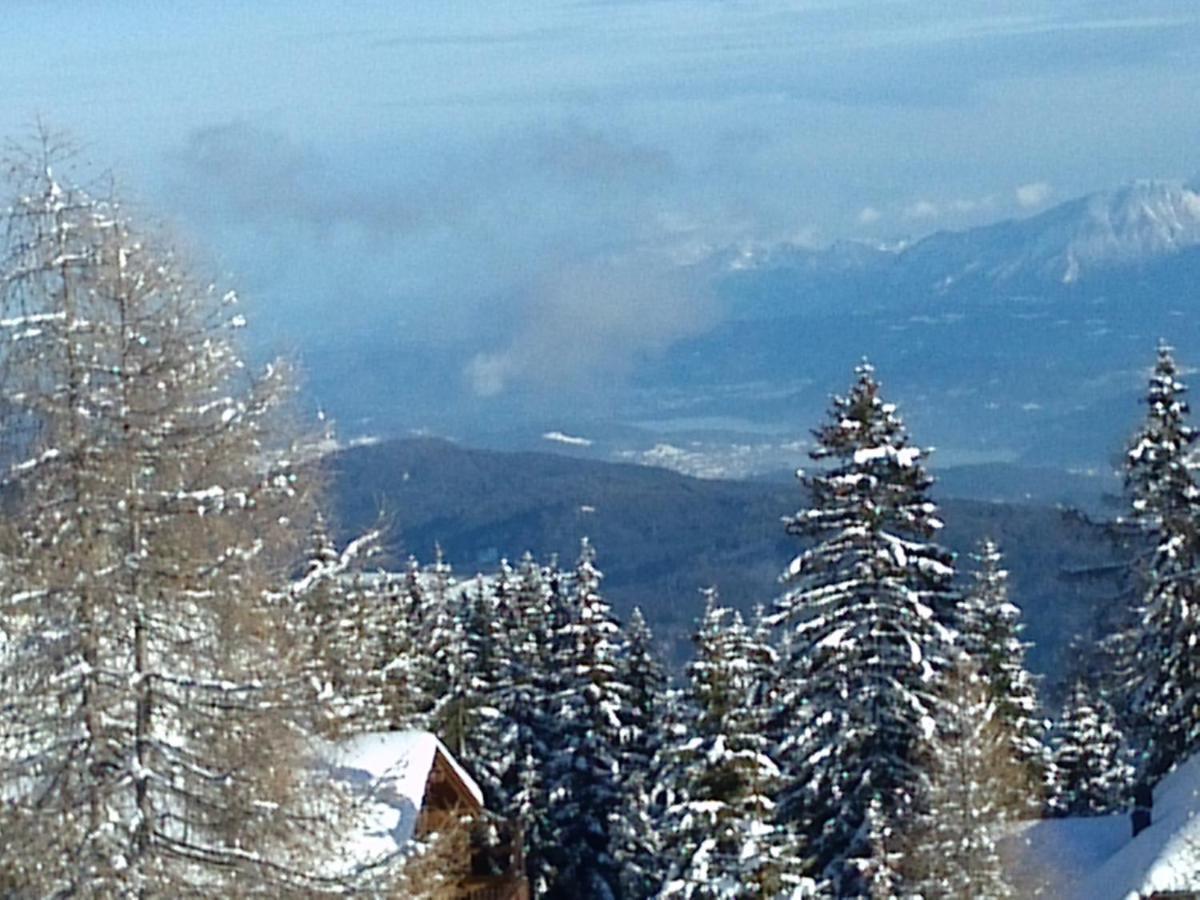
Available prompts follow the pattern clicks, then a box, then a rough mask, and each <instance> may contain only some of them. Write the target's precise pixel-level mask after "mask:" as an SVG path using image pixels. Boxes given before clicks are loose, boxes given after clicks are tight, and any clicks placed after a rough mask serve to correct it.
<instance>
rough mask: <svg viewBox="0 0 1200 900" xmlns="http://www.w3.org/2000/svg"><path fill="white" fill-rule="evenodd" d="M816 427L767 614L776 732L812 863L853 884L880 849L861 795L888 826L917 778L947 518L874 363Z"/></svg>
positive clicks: (932, 724) (943, 601)
mask: <svg viewBox="0 0 1200 900" xmlns="http://www.w3.org/2000/svg"><path fill="white" fill-rule="evenodd" d="M815 436H816V447H815V449H814V450H813V451H812V452H811V454H810V455H811V456H812V458H813V459H814V460H815V461H817V462H826V461H829V462H830V463H832V465H831V466H830V467H828V468H826V469H824V470H823V471H821V472H819V473H818V474H815V475H813V476H811V477H809V478H806V479H804V481H805V484H806V486H807V487H808V489H809V491H810V493H811V506H810V507H809V508H807V509H805V510H802V511H801V512H799V513H797V514H796V515H795V516H793V517H792V518H791V519H790V520H788V531H789V532H790V533H792V534H795V535H798V536H801V537H805V538H808V539H810V543H809V545H808V546H807V547H806V549H804V550H803V551H802V552H801V553H800V555H799V556H797V557H796V559H795V560H793V562H792V563H791V565H790V566H789V567H788V569H787V571H786V572H785V573H784V576H783V577H784V581H785V583H786V585H787V591H786V593H785V594H784V595H783V596H782V598H781V599H780V600H779V602H778V606H777V611H776V614H775V616H774V620H775V621H776V622H778V623H779V625H780V626H781V627H782V629H783V632H784V633H783V635H782V648H783V653H784V658H783V670H784V680H783V683H781V685H780V686H779V703H778V705H777V709H776V712H775V715H774V721H773V731H774V733H775V735H776V737H777V740H778V747H779V753H780V757H781V759H782V761H783V762H784V764H785V775H786V785H785V788H784V790H783V791H782V793H781V807H782V813H783V815H784V817H785V818H786V819H788V820H789V821H793V822H796V823H798V825H799V826H800V828H801V829H802V831H803V832H804V834H805V835H806V837H807V838H808V840H809V846H810V848H811V851H812V853H813V855H814V858H815V859H814V862H815V872H817V873H823V874H824V875H826V876H827V877H828V878H829V880H830V882H831V886H832V888H833V890H834V891H835V893H837V894H838V895H841V896H854V895H858V894H862V893H864V892H865V891H866V890H867V885H866V882H865V879H866V876H867V871H868V869H869V868H870V867H871V866H876V865H877V864H879V862H880V860H879V859H878V858H875V861H874V862H872V859H873V858H874V857H873V852H874V851H873V850H872V847H871V846H870V842H869V841H868V839H867V836H868V829H867V828H865V827H864V826H865V821H866V815H867V810H868V808H870V806H871V804H872V802H875V803H877V805H878V815H879V816H880V817H881V818H880V820H879V822H878V826H879V828H880V829H881V831H883V832H887V831H892V830H894V825H895V823H898V822H902V821H903V820H904V819H905V818H906V817H907V816H908V815H909V813H910V811H911V809H912V807H913V802H914V799H915V798H916V796H917V795H918V794H919V793H920V790H921V788H922V778H923V776H922V772H921V766H920V763H919V761H918V756H919V750H920V747H921V744H922V741H923V740H925V739H926V738H927V737H929V736H930V735H932V733H933V731H934V730H935V728H936V721H937V717H938V715H939V700H938V690H939V682H940V679H941V677H942V675H943V673H944V672H945V671H946V668H947V665H948V663H947V660H948V657H949V653H950V646H951V642H952V638H953V632H952V630H951V628H950V627H949V623H950V622H951V621H952V615H953V609H954V606H955V604H956V602H957V600H958V596H957V594H956V592H955V590H954V588H953V579H954V569H953V564H952V558H951V556H950V555H949V553H947V552H946V551H945V550H943V549H942V548H941V547H939V546H938V545H937V544H936V543H933V542H932V541H931V538H932V536H933V535H934V534H935V533H936V532H937V531H938V530H939V529H940V528H941V522H940V521H939V520H938V518H937V514H936V513H937V510H936V506H935V504H934V503H933V502H932V501H931V500H930V499H929V496H928V491H929V488H930V485H931V484H932V480H931V479H930V477H929V476H928V475H927V474H926V472H925V469H924V467H923V466H922V464H921V459H922V451H921V450H919V449H918V448H916V447H914V446H912V445H911V444H910V443H909V438H908V435H907V433H906V430H905V428H904V425H903V423H902V421H901V420H900V418H899V417H898V416H897V415H896V410H895V407H894V406H893V405H892V404H890V403H886V402H884V401H883V399H882V398H881V397H880V394H879V385H878V383H877V382H876V381H875V377H874V371H873V369H872V368H871V367H870V366H869V365H866V364H863V365H862V366H860V367H859V368H858V370H857V380H856V382H855V384H854V386H853V388H852V389H851V392H850V394H849V395H848V396H845V397H835V398H834V400H833V404H832V407H831V409H830V412H829V418H828V422H827V423H826V424H825V425H824V426H822V427H821V428H820V429H818V430H817V431H816V432H815ZM883 862H884V864H888V865H890V863H887V862H886V860H884V861H883ZM872 877H877V876H872ZM878 877H882V876H878Z"/></svg>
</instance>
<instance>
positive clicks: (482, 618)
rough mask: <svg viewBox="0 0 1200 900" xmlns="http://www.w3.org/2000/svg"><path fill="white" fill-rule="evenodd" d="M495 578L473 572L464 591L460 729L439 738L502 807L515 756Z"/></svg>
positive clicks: (507, 659) (506, 803) (504, 639)
mask: <svg viewBox="0 0 1200 900" xmlns="http://www.w3.org/2000/svg"><path fill="white" fill-rule="evenodd" d="M505 568H507V566H505ZM500 577H502V578H504V579H505V580H504V582H503V583H504V585H505V589H506V590H507V588H508V586H509V585H508V578H507V573H505V572H504V571H503V570H502V571H501V573H500ZM499 583H500V582H498V581H491V582H489V581H488V580H487V579H485V578H484V577H483V576H482V575H477V576H476V577H475V581H474V583H473V584H472V586H471V588H470V589H469V590H467V591H466V592H464V594H463V614H464V629H463V630H464V636H465V643H466V654H465V656H464V660H463V666H464V670H465V673H466V691H465V693H464V695H463V698H462V702H461V706H460V712H459V715H458V717H457V719H456V722H457V724H458V725H459V728H460V729H461V730H460V731H458V732H457V733H454V732H448V733H447V734H446V735H445V736H444V737H443V740H445V741H446V742H447V744H448V745H449V746H451V747H454V748H457V752H458V753H459V755H460V756H461V758H462V759H463V760H464V761H465V762H466V764H467V765H468V766H470V768H471V771H472V773H473V774H474V775H475V778H476V780H477V781H478V782H479V785H480V787H481V788H483V791H484V796H485V797H486V798H487V800H488V804H489V806H491V807H492V808H495V809H504V810H506V809H507V808H508V807H509V805H510V804H511V801H512V798H511V796H509V795H508V794H507V792H506V791H505V789H504V776H505V773H506V772H507V771H508V770H509V769H510V768H512V767H513V766H515V765H516V764H517V760H516V759H515V758H513V752H514V747H513V744H514V743H515V734H511V733H510V731H511V729H510V728H509V724H510V720H509V718H508V716H507V715H506V707H507V704H506V698H507V697H508V696H509V695H510V692H509V689H508V688H509V683H510V678H511V676H512V670H513V661H512V659H511V658H510V656H509V644H508V636H509V634H508V632H507V631H506V630H505V628H504V626H503V622H502V621H501V617H500V616H501V612H500V605H499V604H500V599H501V597H502V596H503V595H502V594H501V593H500V592H498V591H497V586H498V584H499Z"/></svg>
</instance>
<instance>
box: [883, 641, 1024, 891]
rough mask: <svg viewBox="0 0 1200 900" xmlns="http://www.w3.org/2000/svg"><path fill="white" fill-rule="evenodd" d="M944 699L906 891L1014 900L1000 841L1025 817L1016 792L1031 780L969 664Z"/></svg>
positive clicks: (911, 841) (913, 834)
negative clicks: (1010, 823) (1008, 825)
mask: <svg viewBox="0 0 1200 900" xmlns="http://www.w3.org/2000/svg"><path fill="white" fill-rule="evenodd" d="M946 692H947V695H946V709H947V715H946V716H945V718H944V719H943V721H942V723H941V728H939V730H938V732H937V734H936V735H935V736H934V738H933V740H932V741H931V742H930V743H929V745H928V749H927V750H926V754H927V760H928V767H929V773H930V774H929V784H928V787H927V789H926V793H925V795H924V797H923V798H922V804H921V813H920V815H919V816H918V817H917V820H916V825H915V827H913V828H911V829H909V831H908V834H907V844H908V851H909V852H908V854H907V855H908V863H907V866H906V868H907V870H908V871H907V872H906V874H907V876H908V877H907V883H908V884H909V885H911V886H912V887H913V888H914V889H915V890H916V891H917V892H918V893H919V894H920V896H921V897H923V898H925V900H957V898H959V897H986V898H989V900H992V898H994V900H1001V898H1005V897H1013V896H1015V895H1014V893H1013V890H1012V888H1011V886H1010V885H1009V884H1008V882H1007V881H1006V880H1005V876H1004V871H1003V868H1002V866H1001V862H1000V855H999V851H998V850H997V840H998V838H999V836H1000V834H1001V833H1002V831H1001V830H1002V828H1003V825H1004V823H1005V822H1006V821H1007V820H1008V819H1009V817H1010V816H1011V815H1012V814H1013V813H1014V812H1015V811H1018V810H1020V809H1021V806H1020V805H1014V804H1013V802H1012V799H1011V792H1012V788H1013V785H1014V784H1015V785H1018V786H1019V785H1021V784H1022V783H1024V782H1025V779H1026V773H1025V772H1024V771H1023V770H1022V767H1021V766H1020V765H1019V764H1018V763H1017V761H1016V759H1015V757H1014V751H1013V746H1012V732H1011V729H1010V727H1009V726H1008V723H1006V722H1004V721H1003V719H1002V718H1001V716H1000V711H999V704H998V703H997V701H996V700H995V699H994V698H993V696H992V693H993V686H992V685H990V684H988V683H987V682H986V681H985V680H984V679H983V677H982V675H981V673H980V672H979V670H978V669H977V668H976V667H975V665H974V664H973V663H972V662H970V661H964V662H963V663H961V664H960V666H959V667H958V669H957V670H956V671H955V672H954V673H953V674H952V675H951V677H950V678H949V679H948V680H947V682H946ZM1026 808H1027V807H1026Z"/></svg>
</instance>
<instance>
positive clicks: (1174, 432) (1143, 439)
mask: <svg viewBox="0 0 1200 900" xmlns="http://www.w3.org/2000/svg"><path fill="white" fill-rule="evenodd" d="M1185 392H1186V388H1185V386H1184V384H1183V383H1182V381H1180V379H1179V370H1178V366H1177V365H1176V364H1175V360H1174V358H1173V356H1172V353H1171V348H1169V347H1167V346H1165V345H1161V346H1160V347H1159V350H1158V362H1157V364H1156V365H1155V368H1154V373H1153V375H1152V376H1151V378H1150V385H1149V390H1148V393H1147V396H1146V407H1147V409H1146V420H1145V422H1144V423H1143V425H1142V427H1141V428H1140V429H1139V431H1138V432H1137V433H1136V434H1135V435H1134V437H1133V440H1132V442H1131V444H1130V449H1129V452H1128V454H1127V456H1126V463H1125V484H1126V489H1127V491H1128V493H1129V496H1130V501H1131V505H1132V518H1133V521H1134V523H1135V524H1136V525H1137V526H1138V527H1139V529H1140V530H1141V531H1142V533H1143V534H1145V536H1146V538H1147V540H1148V542H1149V544H1150V546H1151V547H1152V549H1151V552H1150V555H1149V557H1148V558H1147V559H1146V561H1145V564H1144V567H1143V571H1142V572H1141V581H1142V584H1143V585H1144V587H1143V590H1142V596H1141V600H1140V603H1139V604H1138V606H1137V609H1136V611H1135V620H1136V625H1135V633H1134V635H1133V637H1132V639H1131V640H1129V641H1127V642H1126V646H1127V647H1128V649H1129V654H1130V658H1128V659H1126V661H1125V666H1124V671H1125V673H1126V674H1127V676H1128V683H1127V685H1126V692H1127V698H1128V699H1127V703H1128V706H1129V709H1130V711H1131V713H1132V723H1133V727H1134V729H1135V731H1136V733H1137V736H1138V738H1139V743H1140V744H1141V745H1142V747H1143V755H1142V759H1141V760H1140V765H1139V769H1140V770H1141V771H1140V777H1142V778H1144V779H1147V780H1148V781H1150V782H1151V783H1153V782H1154V781H1156V780H1157V779H1158V778H1160V777H1161V776H1162V775H1163V774H1165V773H1166V772H1167V771H1169V770H1170V769H1171V768H1172V767H1173V766H1174V765H1175V764H1176V763H1177V762H1179V761H1180V760H1181V759H1183V758H1184V757H1185V756H1187V755H1188V754H1190V753H1192V752H1194V751H1195V750H1196V749H1197V747H1198V746H1200V656H1198V655H1197V654H1196V653H1195V647H1196V646H1197V643H1198V642H1200V588H1198V580H1197V576H1196V572H1197V566H1198V565H1200V518H1198V516H1200V510H1198V498H1200V493H1198V491H1197V485H1196V482H1195V479H1194V477H1193V474H1192V470H1191V467H1190V462H1189V451H1190V448H1191V447H1192V446H1193V444H1195V442H1196V431H1195V430H1194V429H1193V428H1192V427H1191V426H1189V425H1188V424H1187V422H1186V419H1187V414H1188V406H1187V403H1186V401H1185V400H1184V394H1185Z"/></svg>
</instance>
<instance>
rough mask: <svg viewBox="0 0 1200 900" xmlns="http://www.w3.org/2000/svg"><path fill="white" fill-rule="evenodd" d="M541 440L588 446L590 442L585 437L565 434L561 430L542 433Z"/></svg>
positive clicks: (574, 445) (573, 445) (570, 445)
mask: <svg viewBox="0 0 1200 900" xmlns="http://www.w3.org/2000/svg"><path fill="white" fill-rule="evenodd" d="M542 440H543V441H553V442H554V443H557V444H566V445H567V446H569V447H590V446H592V442H591V441H590V440H589V439H588V438H585V437H576V436H575V435H573V434H566V433H564V432H562V431H547V432H546V433H545V434H543V435H542Z"/></svg>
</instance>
